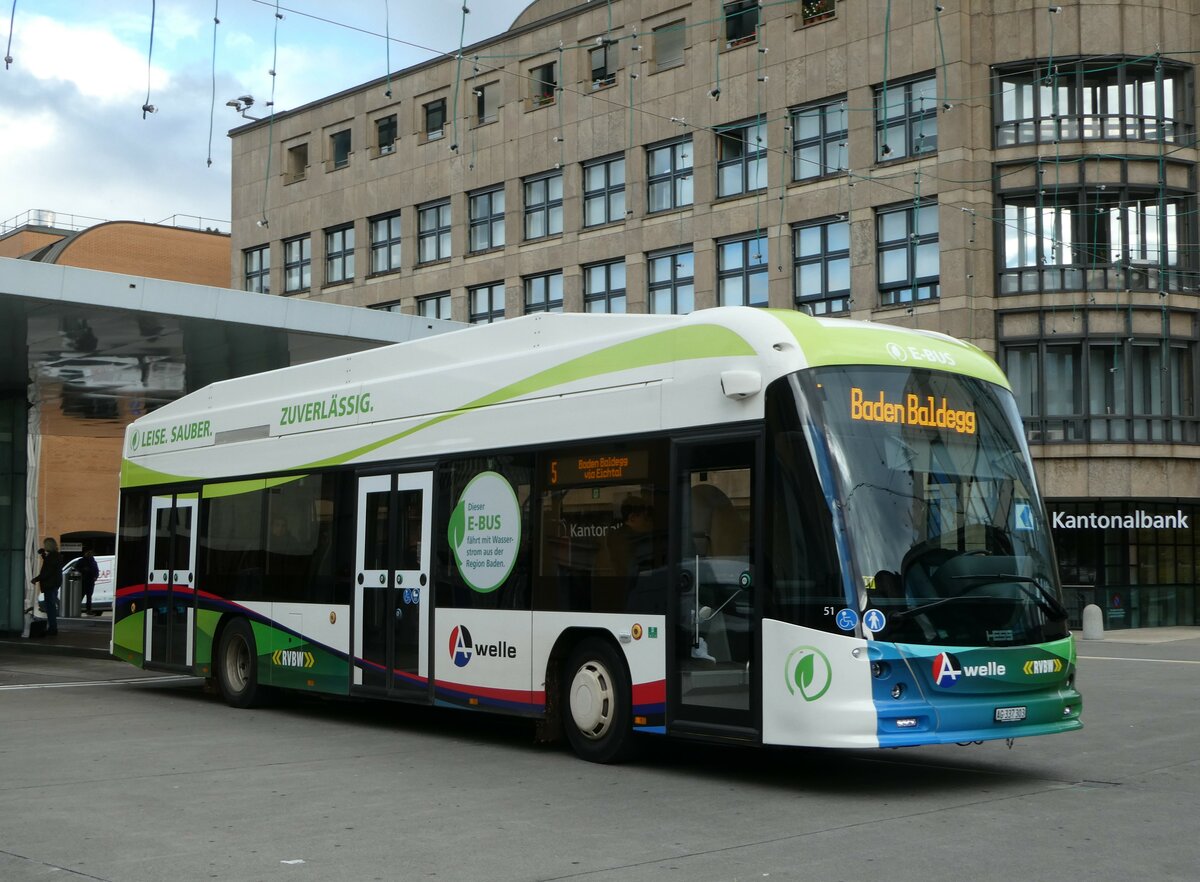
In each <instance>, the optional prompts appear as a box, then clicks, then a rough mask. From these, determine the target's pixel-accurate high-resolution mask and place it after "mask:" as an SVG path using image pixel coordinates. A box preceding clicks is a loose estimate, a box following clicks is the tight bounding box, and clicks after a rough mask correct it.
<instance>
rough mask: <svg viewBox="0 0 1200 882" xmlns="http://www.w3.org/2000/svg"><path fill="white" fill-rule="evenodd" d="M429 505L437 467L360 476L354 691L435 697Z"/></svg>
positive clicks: (431, 503) (355, 585)
mask: <svg viewBox="0 0 1200 882" xmlns="http://www.w3.org/2000/svg"><path fill="white" fill-rule="evenodd" d="M432 505H433V473H432V472H401V473H393V474H386V475H362V476H360V477H359V479H358V520H357V526H356V531H357V536H356V550H355V577H354V615H353V622H354V631H353V642H354V646H353V654H354V667H353V672H354V673H353V680H352V683H351V686H352V689H353V691H356V692H369V693H374V694H379V693H383V694H386V695H389V696H393V697H397V698H408V699H410V700H418V701H429V700H431V695H432V693H431V691H430V686H429V609H430V605H431V604H432V601H433V598H432V594H431V592H430V590H429V589H430V585H429V558H430V546H431V544H432V543H431V541H430V539H431V529H432Z"/></svg>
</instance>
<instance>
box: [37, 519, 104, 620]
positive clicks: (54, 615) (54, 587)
mask: <svg viewBox="0 0 1200 882" xmlns="http://www.w3.org/2000/svg"><path fill="white" fill-rule="evenodd" d="M38 556H39V557H41V559H42V568H41V569H40V570H39V571H38V574H37V575H36V576H34V577H33V578H32V579H31V580H30V581H31V582H33V583H34V584H35V585H37V586H38V587H40V588H41V589H42V599H43V606H45V608H46V635H47V636H49V637H53V636H54V635H55V634H57V633H58V589H59V588H61V587H62V558H60V557H59V555H58V543H57V542H55V541H54V540H53V539H52V538H50V537H49V536H47V537H46V541H45V542H44V543H43V544H42V547H41V548H39V549H38ZM93 584H94V583H93Z"/></svg>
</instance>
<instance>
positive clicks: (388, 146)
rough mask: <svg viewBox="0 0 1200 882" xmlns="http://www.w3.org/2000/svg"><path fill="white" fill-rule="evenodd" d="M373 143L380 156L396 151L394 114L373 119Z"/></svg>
mask: <svg viewBox="0 0 1200 882" xmlns="http://www.w3.org/2000/svg"><path fill="white" fill-rule="evenodd" d="M375 144H376V146H377V147H378V148H379V154H380V155H381V156H382V155H383V154H385V153H394V152H395V151H396V114H394V113H393V114H390V115H388V116H384V117H380V118H379V119H377V120H375Z"/></svg>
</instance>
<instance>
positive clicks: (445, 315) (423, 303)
mask: <svg viewBox="0 0 1200 882" xmlns="http://www.w3.org/2000/svg"><path fill="white" fill-rule="evenodd" d="M417 315H419V316H421V317H422V318H431V319H446V320H449V319H450V292H449V291H443V292H442V293H441V294H431V295H429V296H428V297H418V298H417Z"/></svg>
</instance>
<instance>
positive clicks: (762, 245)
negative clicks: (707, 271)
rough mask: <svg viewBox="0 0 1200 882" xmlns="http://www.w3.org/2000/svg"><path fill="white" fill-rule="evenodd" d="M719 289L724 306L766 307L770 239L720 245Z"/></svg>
mask: <svg viewBox="0 0 1200 882" xmlns="http://www.w3.org/2000/svg"><path fill="white" fill-rule="evenodd" d="M717 286H718V291H719V294H718V299H719V304H720V305H721V306H766V305H767V237H766V236H755V237H753V238H750V239H732V240H729V241H726V242H718V243H717Z"/></svg>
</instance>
